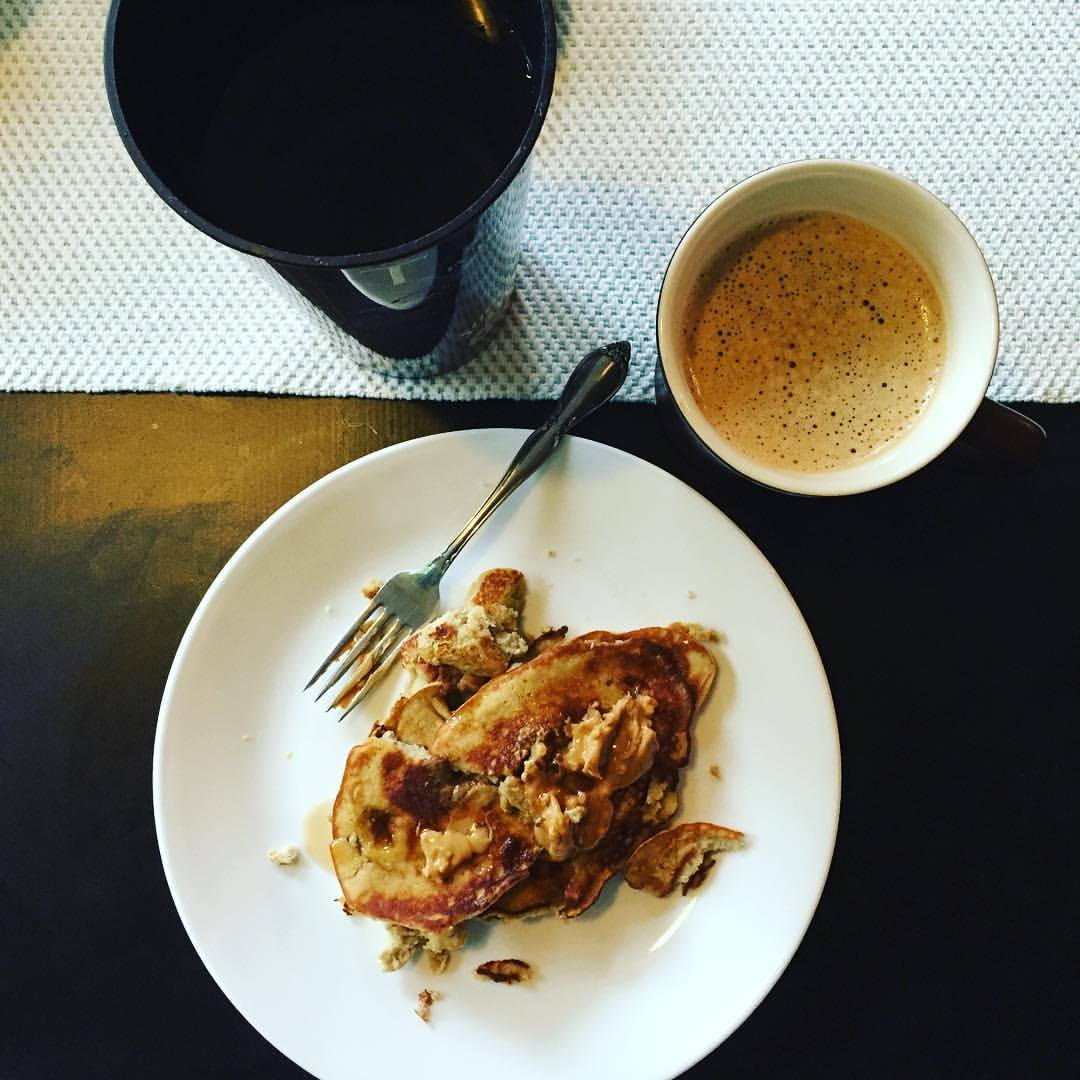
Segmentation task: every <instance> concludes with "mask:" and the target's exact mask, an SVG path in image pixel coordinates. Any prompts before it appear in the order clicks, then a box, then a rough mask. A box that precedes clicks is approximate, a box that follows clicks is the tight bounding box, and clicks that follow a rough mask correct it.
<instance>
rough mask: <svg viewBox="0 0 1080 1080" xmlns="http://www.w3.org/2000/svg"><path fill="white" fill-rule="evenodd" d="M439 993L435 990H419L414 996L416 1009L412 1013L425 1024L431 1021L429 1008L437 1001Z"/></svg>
mask: <svg viewBox="0 0 1080 1080" xmlns="http://www.w3.org/2000/svg"><path fill="white" fill-rule="evenodd" d="M439 996H440V995H439V992H438V991H437V990H421V991H420V993H419V994H417V995H416V1008H415V1009H413V1012H414V1013H416V1015H417V1016H419V1017H420V1019H421V1020H423V1021H424V1023H425V1024H426V1023H427V1022H428V1021H429V1020H430V1019H431V1006H432V1005H434V1004H435V1002H436V1001H438V1000H439Z"/></svg>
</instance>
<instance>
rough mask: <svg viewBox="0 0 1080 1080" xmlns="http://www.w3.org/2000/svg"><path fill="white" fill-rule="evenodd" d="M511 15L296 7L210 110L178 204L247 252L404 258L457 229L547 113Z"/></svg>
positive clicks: (388, 4)
mask: <svg viewBox="0 0 1080 1080" xmlns="http://www.w3.org/2000/svg"><path fill="white" fill-rule="evenodd" d="M504 8H505V5H499V4H496V3H494V2H493V0H368V2H354V3H350V4H341V5H331V6H323V7H320V8H319V9H317V10H312V7H311V6H309V5H305V4H297V5H295V6H294V7H291V8H290V9H288V10H290V11H292V12H295V17H292V16H290V17H289V18H288V19H282V18H280V17H279V18H278V19H277V25H276V26H274V28H273V31H272V33H271V34H270V36H269V37H267V35H266V34H265V33H264V34H263V36H262V39H261V40H260V41H259V42H258V43H257V44H256V45H255V46H254V47H253V48H252V49H251V51H250V52H249V54H248V55H246V56H244V57H242V58H236V60H235V63H234V64H233V65H232V66H231V68H230V70H229V72H228V77H227V80H226V81H224V83H223V87H222V90H221V92H220V95H215V97H214V98H213V99H212V100H209V101H208V105H207V107H208V112H207V115H206V116H205V120H204V122H203V123H202V124H201V125H198V130H200V131H201V133H202V137H201V138H200V139H199V140H198V141H197V143H196V144H195V145H194V146H193V147H192V155H191V158H190V159H189V160H190V164H189V170H188V184H189V188H188V190H184V191H179V192H178V194H181V195H182V197H184V198H185V201H187V202H188V204H189V205H190V206H191V207H192V209H194V210H196V211H198V212H199V213H200V214H202V216H203V217H205V218H207V219H208V220H209V221H210V222H212V223H213V224H215V225H218V226H219V227H221V228H224V229H227V230H228V231H229V232H232V233H234V234H237V235H239V236H240V237H242V238H243V239H245V240H249V241H253V242H256V243H260V244H265V245H267V246H269V247H274V248H278V249H283V250H285V251H290V252H295V253H298V254H305V255H347V254H352V253H357V252H365V251H374V250H379V249H383V248H389V247H394V246H396V245H398V244H401V243H404V242H407V241H410V240H415V239H418V238H419V237H421V236H423V235H425V234H426V233H429V232H431V231H432V230H434V229H436V228H438V227H439V226H441V225H444V224H446V223H447V222H449V221H451V220H452V219H453V218H454V217H455V216H456V215H457V214H458V213H460V212H461V211H462V210H465V209H466V208H467V207H468V206H469V205H470V204H471V203H472V202H473V201H474V200H476V199H477V198H478V197H479V196H480V195H482V194H483V193H484V191H485V190H486V189H487V188H488V187H489V186H490V184H491V183H492V182H493V181H494V180H495V179H496V177H497V176H498V175H499V173H500V172H501V171H502V169H503V168H504V167H505V166H506V165H507V163H508V162H509V161H510V159H511V157H512V156H513V154H514V151H515V150H516V148H517V146H518V144H519V143H520V141H521V138H522V136H523V135H524V133H525V131H526V129H527V128H528V125H529V121H530V119H531V116H532V111H533V108H534V105H535V103H536V99H537V93H538V87H537V78H536V76H535V74H534V72H533V70H532V68H531V66H530V64H529V62H528V59H527V58H526V56H525V53H524V50H523V48H522V46H521V43H520V40H519V38H518V36H517V34H516V33H515V32H514V29H513V27H512V26H511V25H510V24H509V23H508V22H507V21H506V19H505V10H504ZM207 32H211V31H209V30H208V31H207ZM192 77H193V78H197V77H198V73H193V76H192Z"/></svg>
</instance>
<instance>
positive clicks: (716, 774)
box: [709, 765, 724, 780]
mask: <svg viewBox="0 0 1080 1080" xmlns="http://www.w3.org/2000/svg"><path fill="white" fill-rule="evenodd" d="M709 775H710V776H711V777H713V779H715V780H723V779H724V774H723V773H722V772H721V771H720V766H719V765H710V766H709Z"/></svg>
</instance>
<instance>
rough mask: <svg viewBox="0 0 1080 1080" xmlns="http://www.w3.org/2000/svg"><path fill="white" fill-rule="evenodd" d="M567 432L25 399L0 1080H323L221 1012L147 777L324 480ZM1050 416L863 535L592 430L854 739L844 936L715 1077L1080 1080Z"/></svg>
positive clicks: (658, 446)
mask: <svg viewBox="0 0 1080 1080" xmlns="http://www.w3.org/2000/svg"><path fill="white" fill-rule="evenodd" d="M547 408H548V407H547V406H545V405H543V404H539V403H532V404H525V403H506V402H489V403H477V404H470V405H456V406H445V405H438V406H436V405H426V404H403V403H400V402H393V403H391V402H372V401H355V400H346V401H342V400H328V399H317V400H303V399H301V400H298V399H273V398H269V399H268V398H260V397H181V396H170V395H104V396H84V395H56V396H48V395H6V396H0V601H2V607H0V662H2V664H3V677H2V679H0V733H2V744H0V769H2V777H3V779H2V795H0V807H2V810H3V821H2V825H3V828H2V832H0V836H2V845H3V857H2V859H0V889H2V893H0V940H2V946H0V956H2V958H3V959H2V966H0V971H2V978H0V985H2V987H3V990H2V993H3V1001H2V1008H0V1077H5V1078H7V1077H34V1078H37V1077H43V1078H44V1077H49V1078H52V1077H109V1078H113V1077H230V1078H232V1077H260V1078H265V1077H293V1076H299V1075H302V1074H301V1072H300V1070H299V1069H297V1068H296V1067H295V1066H293V1065H292V1064H291V1063H289V1062H288V1061H286V1060H285V1059H284V1058H282V1057H281V1056H280V1055H279V1054H278V1053H277V1051H275V1050H274V1049H273V1048H271V1047H270V1046H269V1045H268V1044H267V1043H266V1042H264V1041H263V1040H262V1038H261V1037H260V1036H259V1035H257V1034H256V1033H255V1032H254V1031H253V1030H252V1029H251V1028H249V1027H248V1025H247V1024H246V1023H245V1022H244V1021H243V1020H242V1019H241V1018H240V1016H239V1015H238V1014H237V1013H236V1012H235V1011H234V1010H233V1008H232V1007H231V1005H229V1003H228V1002H227V1000H226V999H225V997H224V996H223V995H222V994H221V992H220V991H219V990H218V989H217V987H216V986H215V984H214V983H213V981H212V980H211V978H210V976H209V975H208V974H207V973H206V971H205V970H204V969H203V967H202V965H201V963H200V962H199V960H198V958H197V957H196V955H195V952H194V950H193V949H192V948H191V946H190V945H189V943H188V941H187V938H186V937H185V935H184V932H183V929H182V928H181V925H180V922H179V920H178V918H177V916H176V913H175V911H174V909H173V906H172V903H171V900H170V898H169V894H168V891H167V889H166V886H165V881H164V877H163V876H162V872H161V867H160V864H159V862H158V856H157V848H156V843H155V838H154V827H153V817H152V809H151V795H150V759H151V748H152V744H153V738H154V724H155V720H156V717H157V708H158V702H159V700H160V695H161V691H162V687H163V685H164V682H165V677H166V674H167V672H168V669H169V665H170V662H171V660H172V656H173V652H174V650H175V648H176V646H177V644H178V642H179V640H180V636H181V633H182V632H183V629H184V626H185V625H186V623H187V621H188V619H189V617H190V616H191V613H192V612H193V610H194V608H195V606H196V604H197V603H198V600H199V598H200V596H201V594H202V593H203V591H204V590H205V589H206V587H207V586H208V585H209V584H210V582H211V580H212V579H213V577H214V575H215V574H216V573H217V571H218V570H219V569H220V568H221V566H222V565H223V564H224V562H225V560H226V559H227V558H228V556H229V555H230V554H231V553H232V551H233V550H234V549H235V548H236V547H237V545H238V544H239V543H240V542H241V541H242V540H243V539H244V538H245V537H246V536H247V535H248V533H249V532H250V531H251V530H252V529H253V528H254V527H255V526H256V525H257V524H258V523H259V522H260V521H262V520H263V519H264V518H265V517H266V516H267V515H268V514H269V513H270V512H271V511H272V510H274V509H275V508H276V507H277V506H279V505H280V504H281V503H282V502H284V501H285V500H286V499H288V498H289V497H290V496H291V495H293V494H295V493H296V492H297V491H299V490H300V489H301V488H303V487H304V486H305V485H307V484H308V483H310V482H311V481H312V480H315V479H316V478H317V477H319V476H321V475H322V474H324V473H325V472H327V471H328V470H330V469H332V468H334V467H335V466H337V465H340V464H342V463H343V462H346V461H349V460H350V459H352V458H355V457H357V456H359V455H362V454H366V453H369V452H371V451H372V450H376V449H378V448H380V447H383V446H387V445H389V444H391V443H394V442H398V441H400V440H402V439H407V438H411V437H413V436H416V435H423V434H428V433H430V432H435V431H443V430H448V429H454V428H466V427H488V426H493V425H511V426H531V425H533V424H534V423H536V422H538V421H539V420H540V419H541V417H542V416H543V415H544V414H545V413H546V411H547ZM1027 411H1029V412H1030V414H1031V415H1033V416H1034V417H1035V418H1036V419H1038V420H1040V421H1041V422H1042V423H1043V424H1044V425H1045V427H1046V428H1047V430H1048V432H1049V441H1048V443H1047V447H1046V452H1045V456H1044V459H1043V461H1042V463H1041V466H1040V467H1039V469H1038V470H1037V471H1035V472H1033V473H1030V474H1028V475H1024V476H1013V477H992V476H985V475H972V474H969V473H968V472H966V471H964V469H963V468H962V467H961V464H960V462H959V461H958V459H957V458H956V457H955V456H954V455H952V454H947V455H946V456H945V457H943V458H942V459H940V460H939V461H938V462H936V463H934V464H933V465H932V466H930V467H929V468H927V469H925V470H924V471H923V472H922V473H921V474H919V475H918V476H915V477H912V478H910V479H908V480H906V481H904V482H902V483H900V484H897V485H895V486H894V487H892V488H890V489H888V490H887V491H884V492H879V493H877V494H874V495H868V496H860V497H855V498H850V499H844V500H839V501H811V500H803V499H796V498H789V497H784V496H779V495H775V494H772V493H769V492H766V491H762V490H759V489H757V488H754V487H752V486H750V485H749V484H746V483H744V482H742V481H739V480H737V479H735V478H733V477H726V476H721V477H713V478H711V479H709V478H703V477H701V476H700V475H698V474H697V473H695V472H694V470H693V468H692V467H691V466H689V465H688V464H687V463H685V462H684V461H683V460H682V459H681V458H680V457H678V455H677V454H676V453H675V452H674V451H673V450H672V449H671V448H670V447H669V445H668V442H667V440H666V438H665V437H664V434H663V432H662V430H661V429H660V426H659V424H658V421H657V418H656V416H655V413H654V410H653V409H652V408H651V407H649V406H616V407H609V408H608V409H606V410H604V411H602V412H601V413H600V414H598V415H597V416H596V417H594V418H593V419H592V420H591V421H590V422H588V423H587V424H586V425H585V426H584V428H583V429H582V432H581V433H582V434H584V435H586V436H588V437H591V438H594V439H598V440H600V441H603V442H609V443H611V444H613V445H616V446H620V447H622V448H624V449H627V450H630V451H632V452H634V453H636V454H639V455H641V456H642V457H645V458H648V459H649V460H651V461H653V462H655V463H657V464H659V465H661V466H662V467H664V468H666V469H668V470H670V471H671V472H674V473H675V474H677V475H679V476H681V477H682V478H684V479H686V480H688V481H690V482H691V483H694V484H695V486H698V487H699V489H700V490H702V491H703V492H704V493H705V494H706V495H707V496H708V497H709V498H710V499H712V500H713V501H714V502H715V503H716V504H717V505H718V506H719V507H721V508H722V509H723V510H724V511H725V512H726V513H727V514H729V515H730V516H731V517H732V518H733V519H734V520H735V521H736V522H737V523H738V524H739V525H740V526H741V527H742V528H743V529H744V530H745V531H746V532H747V533H748V534H749V535H750V537H751V538H752V539H753V540H754V541H755V542H757V543H758V544H759V545H760V546H761V548H762V549H763V550H764V552H765V553H766V555H767V556H768V557H769V558H770V559H771V560H772V562H773V563H774V565H775V566H776V568H777V569H778V570H779V572H780V573H781V575H782V576H783V577H784V579H785V580H786V581H787V583H788V585H789V587H790V589H791V591H792V593H793V594H794V596H795V598H796V600H797V601H798V603H799V605H800V606H801V608H802V610H803V612H804V614H805V615H806V617H807V620H808V622H809V624H810V627H811V629H812V630H813V632H814V635H815V637H816V639H817V642H818V646H819V648H820V650H821V653H822V656H823V658H824V661H825V665H826V668H827V670H828V673H829V677H830V680H831V683H832V688H833V692H834V696H835V700H836V706H837V712H838V717H839V724H840V733H841V740H842V746H843V755H844V794H843V807H842V811H841V822H840V833H839V842H838V845H837V850H836V858H835V861H834V864H833V869H832V873H831V876H830V878H829V882H828V885H827V887H826V890H825V894H824V897H823V899H822V902H821V906H820V908H819V910H818V913H817V916H816V917H815V919H814V922H813V924H812V925H811V927H810V931H809V933H808V934H807V937H806V939H805V941H804V943H803V945H802V947H801V948H800V950H799V952H798V954H797V955H796V957H795V959H794V961H793V962H792V964H791V966H790V968H789V969H788V971H787V972H786V973H785V974H784V976H783V977H782V978H781V980H780V982H779V983H778V985H777V987H776V988H775V990H774V991H773V992H772V993H771V994H770V995H769V996H768V997H767V998H766V1000H765V1001H764V1002H763V1004H762V1005H761V1006H760V1008H759V1009H758V1010H757V1011H756V1012H755V1013H754V1014H753V1016H752V1017H751V1018H750V1019H749V1020H748V1021H747V1022H746V1023H745V1024H744V1025H743V1026H742V1028H740V1029H739V1031H737V1032H736V1033H735V1034H734V1035H733V1036H732V1037H731V1038H730V1039H729V1040H728V1041H727V1042H726V1043H725V1044H724V1045H723V1046H722V1047H720V1048H719V1049H718V1050H717V1051H716V1052H715V1053H714V1054H713V1055H712V1056H711V1057H709V1058H708V1059H707V1060H706V1061H705V1062H703V1063H702V1064H701V1065H699V1066H698V1067H697V1068H696V1069H694V1070H693V1071H692V1073H691V1074H690V1075H692V1076H694V1077H706V1076H731V1077H770V1078H771V1077H816V1076H825V1075H827V1076H834V1077H860V1078H862V1077H882V1076H904V1077H927V1076H939V1075H947V1074H948V1075H953V1076H962V1077H1029V1076H1030V1077H1047V1076H1066V1075H1070V1076H1071V1075H1075V1073H1074V1071H1073V1070H1074V1069H1075V1066H1076V1062H1077V1060H1078V1059H1080V1058H1078V1048H1077V1039H1076V1034H1075V1027H1076V1025H1075V1016H1076V1005H1077V999H1076V981H1075V953H1074V951H1073V950H1072V948H1070V946H1072V947H1074V946H1075V926H1076V912H1077V907H1076V899H1077V897H1076V892H1075V890H1074V888H1073V887H1072V886H1071V884H1070V875H1069V873H1068V871H1070V870H1073V869H1074V866H1075V861H1076V829H1075V824H1076V813H1075V810H1076V802H1075V799H1074V797H1073V792H1074V790H1075V788H1076V786H1077V782H1076V779H1075V773H1076V762H1077V740H1076V734H1075V732H1076V729H1077V723H1078V720H1080V674H1078V670H1080V648H1078V646H1080V635H1078V632H1077V622H1078V619H1080V604H1078V602H1077V601H1078V600H1080V595H1078V589H1077V561H1078V554H1080V511H1078V484H1077V474H1078V471H1080V406H1071V407H1051V406H1031V407H1029V408H1028V410H1027ZM627 494H628V497H632V493H627ZM778 677H779V675H778ZM732 933H738V927H732ZM717 963H718V965H722V963H723V959H722V957H718V958H717ZM677 1037H678V1033H677V1032H672V1031H657V1032H656V1038H657V1039H674V1038H677ZM482 1068H483V1070H484V1071H486V1070H487V1069H489V1068H499V1069H500V1070H502V1069H504V1068H509V1069H511V1070H512V1063H503V1062H485V1063H484V1064H483V1066H482ZM579 1071H583V1072H584V1073H585V1074H586V1075H590V1076H595V1077H605V1076H606V1075H607V1074H606V1073H605V1071H604V1064H603V1062H593V1063H589V1062H568V1063H567V1074H568V1075H571V1073H572V1072H573V1073H575V1074H576V1073H577V1072H579ZM357 1075H358V1076H363V1075H365V1074H364V1072H363V1069H362V1067H360V1066H358V1073H357Z"/></svg>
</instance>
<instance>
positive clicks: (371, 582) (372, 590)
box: [360, 577, 383, 600]
mask: <svg viewBox="0 0 1080 1080" xmlns="http://www.w3.org/2000/svg"><path fill="white" fill-rule="evenodd" d="M382 585H383V583H382V582H381V581H380V580H379V579H378V578H377V577H373V578H368V579H367V581H365V582H364V587H363V588H362V589H361V590H360V591H361V592H362V593H363V594H364V595H365V596H366V597H367V598H368V599H369V600H374V599H375V594H376V593H377V592H378V591H379V590H380V589H381V588H382Z"/></svg>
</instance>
